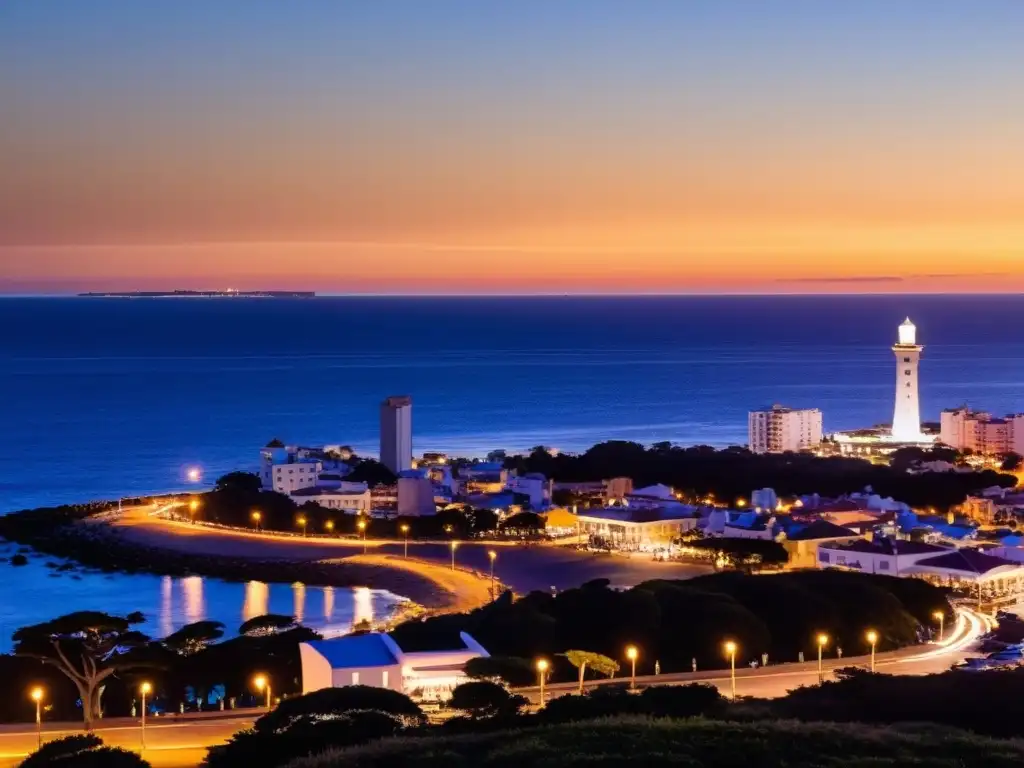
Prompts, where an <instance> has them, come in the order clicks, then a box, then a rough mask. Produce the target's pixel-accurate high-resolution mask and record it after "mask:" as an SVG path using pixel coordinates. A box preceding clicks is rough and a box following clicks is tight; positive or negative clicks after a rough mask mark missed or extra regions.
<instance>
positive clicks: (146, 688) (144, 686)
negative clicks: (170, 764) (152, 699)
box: [139, 683, 153, 749]
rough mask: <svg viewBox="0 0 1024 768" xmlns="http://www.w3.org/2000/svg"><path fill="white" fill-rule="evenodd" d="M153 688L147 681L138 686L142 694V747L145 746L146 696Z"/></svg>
mask: <svg viewBox="0 0 1024 768" xmlns="http://www.w3.org/2000/svg"><path fill="white" fill-rule="evenodd" d="M152 690H153V686H152V685H150V684H149V683H143V684H142V685H140V686H139V693H141V694H142V748H143V749H145V748H146V696H148V695H149V694H150V693H151V692H152Z"/></svg>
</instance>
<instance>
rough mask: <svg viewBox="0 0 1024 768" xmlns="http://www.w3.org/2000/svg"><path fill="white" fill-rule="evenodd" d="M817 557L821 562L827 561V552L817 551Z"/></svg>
mask: <svg viewBox="0 0 1024 768" xmlns="http://www.w3.org/2000/svg"><path fill="white" fill-rule="evenodd" d="M818 559H819V560H820V561H821V562H823V563H827V562H828V552H819V553H818Z"/></svg>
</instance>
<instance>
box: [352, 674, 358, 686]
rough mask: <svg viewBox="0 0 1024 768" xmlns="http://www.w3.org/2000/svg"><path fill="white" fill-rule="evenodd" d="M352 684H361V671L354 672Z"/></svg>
mask: <svg viewBox="0 0 1024 768" xmlns="http://www.w3.org/2000/svg"><path fill="white" fill-rule="evenodd" d="M352 685H359V673H358V672H353V673H352Z"/></svg>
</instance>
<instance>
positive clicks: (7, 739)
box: [0, 714, 253, 768]
mask: <svg viewBox="0 0 1024 768" xmlns="http://www.w3.org/2000/svg"><path fill="white" fill-rule="evenodd" d="M252 722H253V716H252V715H251V714H246V715H241V716H238V717H220V718H189V719H187V720H181V721H178V720H177V719H175V720H174V721H173V722H169V718H151V719H150V720H149V721H148V722H147V724H146V749H145V750H142V749H141V747H142V729H141V728H140V727H139V725H138V723H137V722H135V721H132V720H129V719H127V718H124V719H119V720H116V721H113V720H112V721H109V722H107V723H105V724H104V725H103V726H102V727H100V728H97V729H95V733H96V735H98V736H99V737H100V738H101V739H103V741H104V742H105V743H107V744H109V745H111V746H115V747H123V748H124V749H129V750H132V751H135V752H139V751H142V753H143V756H144V757H145V758H146V760H148V761H149V762H150V763H151V764H152V765H153V768H195V767H196V766H198V765H199V763H200V762H202V760H203V758H204V757H206V750H207V747H211V746H214V745H215V744H223V743H224V742H225V741H227V740H228V738H230V736H231V735H232V734H233V733H235V732H237V731H239V730H242V729H243V728H248V727H249V726H250V725H252ZM81 732H82V731H81V728H76V727H75V725H74V724H71V723H64V724H61V725H47V726H45V727H44V729H43V741H50V740H53V739H57V738H61V737H62V736H68V735H71V734H74V733H81ZM35 748H36V732H35V730H34V729H31V730H26V729H25V727H24V726H22V725H19V726H5V727H3V728H2V729H0V768H13V767H14V766H17V765H18V764H19V763H20V762H21V761H22V760H23V759H24V757H25V755H27V754H28V753H30V752H32V751H34V750H35Z"/></svg>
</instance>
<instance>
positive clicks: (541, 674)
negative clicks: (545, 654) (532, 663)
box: [537, 659, 548, 707]
mask: <svg viewBox="0 0 1024 768" xmlns="http://www.w3.org/2000/svg"><path fill="white" fill-rule="evenodd" d="M547 672H548V660H547V659H538V660H537V678H538V679H539V680H540V705H541V706H542V707H543V706H544V679H545V678H546V677H547Z"/></svg>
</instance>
